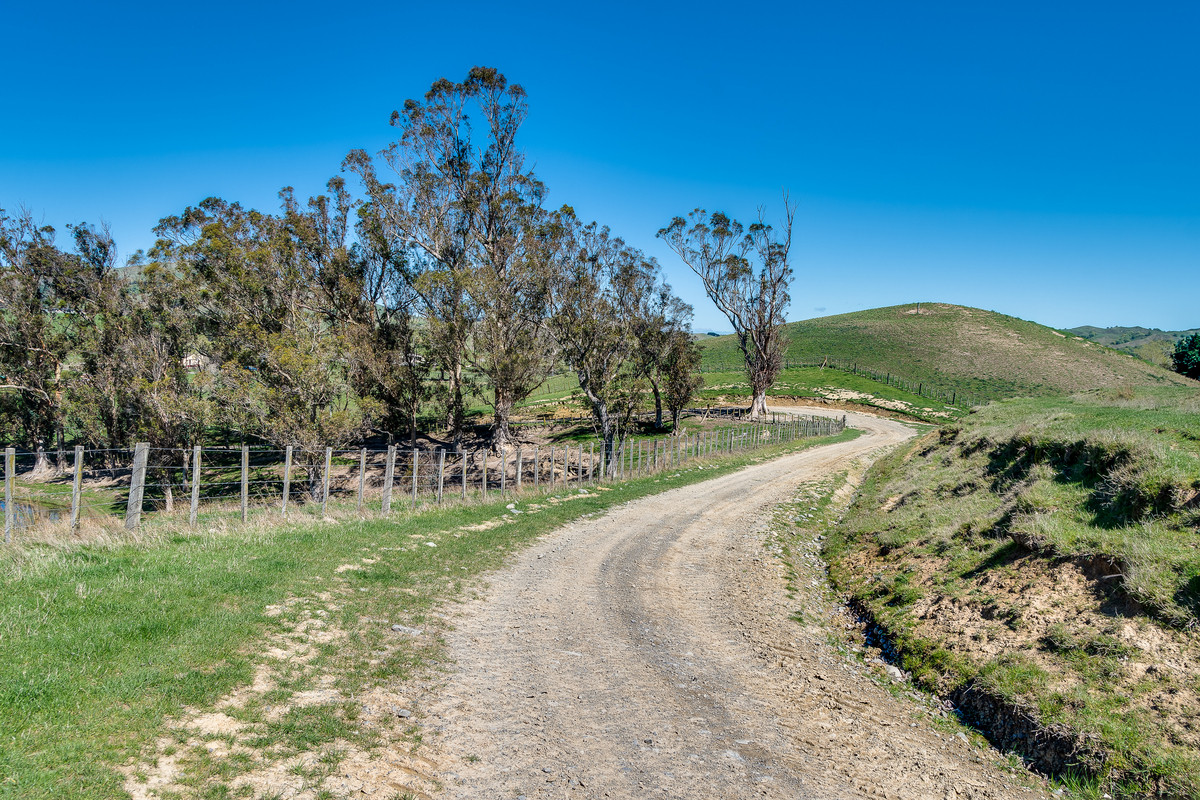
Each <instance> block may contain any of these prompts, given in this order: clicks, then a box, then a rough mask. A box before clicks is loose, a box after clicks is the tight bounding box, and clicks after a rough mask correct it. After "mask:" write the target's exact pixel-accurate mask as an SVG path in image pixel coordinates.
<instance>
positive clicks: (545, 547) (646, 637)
mask: <svg viewBox="0 0 1200 800" xmlns="http://www.w3.org/2000/svg"><path fill="white" fill-rule="evenodd" d="M795 411H797V412H801V411H802V412H804V413H829V412H828V410H824V411H823V410H820V409H807V408H806V409H795ZM839 413H841V412H839ZM848 416H849V421H850V424H851V426H853V427H857V428H860V429H862V430H863V432H864V435H862V436H860V437H859V438H857V439H855V440H853V441H849V442H843V443H839V444H834V445H828V446H823V447H818V448H813V449H810V450H805V451H801V452H798V453H795V454H791V455H788V456H784V457H782V458H778V459H775V460H771V461H764V462H762V463H758V464H755V465H752V466H750V467H748V468H746V469H743V470H740V471H738V472H736V473H733V474H729V475H725V476H722V477H717V478H714V479H712V480H709V481H705V482H702V483H698V484H694V485H691V486H687V487H684V488H680V489H675V490H672V491H669V492H666V493H663V494H659V495H655V496H652V497H647V498H644V499H640V500H637V501H634V502H630V503H628V504H626V505H624V506H621V507H619V508H616V509H614V510H612V511H610V512H609V513H607V514H605V515H603V516H599V517H596V518H594V519H584V520H580V521H577V522H575V523H572V524H570V525H568V526H565V527H564V528H561V529H559V530H557V531H555V532H554V533H552V534H550V535H549V536H547V537H545V538H543V539H542V540H541V541H540V542H538V543H537V544H536V545H534V546H533V547H530V548H529V549H526V550H523V551H522V552H521V553H520V554H518V555H517V556H516V557H515V558H514V559H513V561H512V562H511V563H510V564H509V565H508V566H507V567H506V568H504V569H502V570H500V571H499V572H497V573H494V574H493V575H492V576H491V578H490V580H489V582H488V586H487V587H486V589H485V590H483V592H482V593H481V596H480V597H479V598H478V599H476V600H472V601H470V602H467V603H464V604H462V605H460V606H457V607H455V608H454V609H453V610H452V612H451V613H452V620H453V623H452V624H453V630H452V631H450V632H449V633H448V634H447V636H448V640H449V646H450V653H451V655H452V657H453V663H454V666H453V667H452V668H451V670H450V672H449V673H447V674H445V675H443V676H442V678H441V679H439V680H438V681H436V682H435V683H434V684H432V685H430V686H429V687H427V690H426V691H424V692H422V694H423V695H424V697H423V698H422V700H421V702H420V706H421V713H420V726H421V729H422V732H423V733H422V740H423V742H424V744H422V746H421V747H420V752H421V754H422V756H427V758H423V759H422V763H423V764H424V766H425V768H424V769H423V770H421V774H420V778H419V779H417V777H416V775H415V774H414V773H412V772H411V771H410V770H405V772H407V773H408V776H409V780H405V779H404V776H403V775H402V774H400V773H399V772H397V773H393V775H392V780H393V781H400V782H401V783H404V784H406V785H409V786H411V787H412V789H413V790H414V791H413V794H414V796H423V795H426V794H427V793H428V794H433V795H435V796H439V797H447V798H489V799H490V798H512V799H514V800H515V798H520V797H525V798H528V800H534V798H559V797H562V798H581V800H582V798H641V797H663V798H689V799H690V798H704V799H705V800H710V799H716V798H721V799H722V800H725V799H730V800H732V798H751V797H754V798H814V799H816V800H823V799H825V798H854V797H887V798H905V799H907V798H936V800H955V799H956V798H1009V797H1021V798H1026V797H1041V796H1046V795H1044V791H1045V790H1044V789H1043V788H1041V787H1040V785H1039V782H1037V781H1035V780H1033V779H1031V778H1030V777H1029V776H1026V775H1021V774H1019V772H1020V771H1019V770H1018V771H1017V772H1014V771H1013V769H1012V768H1011V767H1009V768H1005V767H1003V766H1002V765H1001V764H1000V762H1001V759H1000V757H999V756H998V754H997V753H995V751H992V750H989V749H988V748H986V747H983V746H980V745H979V744H978V742H976V743H968V742H967V741H965V740H964V737H962V736H960V735H955V734H954V733H952V732H951V731H950V729H949V727H948V726H946V725H938V724H937V719H936V717H937V714H936V713H931V705H932V704H931V703H930V702H928V701H925V702H924V703H922V702H919V701H918V700H919V699H918V698H915V696H914V697H913V698H910V697H906V696H904V692H889V691H887V690H886V689H884V688H883V687H882V686H881V684H883V683H886V682H887V679H886V678H883V679H882V680H881V676H882V673H881V672H880V671H879V670H878V668H876V667H872V666H871V665H864V664H862V663H861V662H860V661H856V660H854V659H851V658H847V657H846V656H845V655H843V654H841V653H840V652H839V651H838V649H837V648H836V647H835V646H834V644H833V642H834V641H836V638H837V637H831V636H830V629H831V622H830V619H831V616H830V613H828V612H829V611H830V605H831V604H830V602H829V596H828V590H827V588H826V586H825V574H824V570H823V567H822V565H821V563H820V561H819V558H818V557H817V553H818V551H819V543H815V542H814V544H813V548H812V550H811V551H810V553H809V556H808V557H807V558H805V559H797V560H798V561H803V563H798V564H795V565H794V568H795V569H796V570H797V571H798V574H797V575H796V576H795V577H796V579H795V580H794V584H795V586H796V590H797V591H796V593H795V594H793V595H791V596H789V595H788V592H787V587H786V582H787V567H786V566H785V565H784V564H783V563H782V562H781V560H780V559H779V558H778V557H776V556H774V555H771V554H770V553H768V552H767V550H766V548H765V546H764V536H765V533H766V531H767V529H768V525H769V521H770V519H771V516H772V511H773V509H774V508H775V507H776V506H778V505H779V504H781V503H785V502H788V501H789V500H791V499H792V498H793V496H794V495H795V494H796V492H797V489H798V487H800V486H801V485H802V484H805V483H811V482H812V481H814V480H819V479H822V478H824V477H827V476H831V475H834V474H836V473H841V472H847V471H852V472H854V473H858V474H860V473H861V471H862V467H863V465H864V464H865V463H866V462H869V461H870V460H872V459H873V458H874V457H875V456H876V455H877V454H878V453H879V452H881V451H882V450H883V449H885V448H887V447H889V446H891V445H894V444H896V443H898V442H901V441H903V440H904V439H906V438H908V437H909V436H911V435H912V430H911V429H910V428H908V427H906V426H904V425H902V424H900V423H897V422H895V421H891V420H886V419H880V418H876V417H872V416H867V415H863V414H855V413H850V414H849V415H848ZM806 604H811V605H812V607H813V608H817V607H818V606H819V607H820V608H819V610H820V611H821V612H822V613H821V614H820V615H812V614H804V615H801V616H803V618H805V619H808V620H809V621H808V622H804V623H801V622H798V621H796V620H797V618H798V617H797V611H799V610H801V609H803V608H804V607H805V606H806ZM378 766H379V765H378V764H376V765H374V767H375V769H378ZM345 777H346V778H347V779H350V780H351V781H353V780H354V778H355V776H354V775H353V774H352V771H351V774H346V775H345ZM429 779H432V780H429ZM410 780H411V781H412V782H411V783H410V782H409V781H410ZM417 784H420V785H421V789H423V790H424V791H420V790H418V786H417ZM359 785H361V783H360V784H359ZM392 785H393V786H396V783H392ZM434 786H436V787H438V788H437V789H434V788H433V787H434ZM431 789H433V791H430V790H431Z"/></svg>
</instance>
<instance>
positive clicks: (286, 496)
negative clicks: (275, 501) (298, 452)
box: [279, 444, 292, 517]
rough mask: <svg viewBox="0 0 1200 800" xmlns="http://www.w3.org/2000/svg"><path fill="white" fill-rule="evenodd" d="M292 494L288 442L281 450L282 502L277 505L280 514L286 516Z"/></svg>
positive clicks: (290, 455) (290, 459) (290, 458)
mask: <svg viewBox="0 0 1200 800" xmlns="http://www.w3.org/2000/svg"><path fill="white" fill-rule="evenodd" d="M291 496H292V446H291V445H290V444H289V445H288V446H287V448H285V449H284V451H283V504H282V505H280V506H279V513H280V515H282V516H285V517H286V516H287V506H288V500H290V499H291Z"/></svg>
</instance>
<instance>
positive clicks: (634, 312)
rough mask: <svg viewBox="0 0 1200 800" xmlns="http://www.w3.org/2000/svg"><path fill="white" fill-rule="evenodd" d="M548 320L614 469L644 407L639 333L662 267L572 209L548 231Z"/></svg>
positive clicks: (545, 229) (562, 213)
mask: <svg viewBox="0 0 1200 800" xmlns="http://www.w3.org/2000/svg"><path fill="white" fill-rule="evenodd" d="M543 246H544V247H545V248H546V249H547V251H548V255H547V256H546V259H545V260H546V261H547V263H553V264H554V265H555V267H554V268H553V269H551V270H550V271H549V272H548V273H547V278H548V279H547V299H548V317H547V318H548V320H549V327H550V331H551V332H552V333H553V335H554V338H555V341H556V344H557V347H558V351H559V353H560V354H561V358H562V359H563V360H564V361H565V362H566V363H567V364H568V365H569V366H570V368H571V369H572V370H573V371H574V372H575V376H576V378H577V379H578V380H579V389H580V391H581V392H582V393H583V396H584V397H585V398H586V399H587V402H588V406H589V408H590V410H591V414H592V419H593V420H594V422H595V425H596V429H597V431H598V432H599V433H600V436H601V438H602V440H603V447H604V452H605V454H606V459H605V463H607V464H608V465H609V469H610V471H611V470H613V469H615V466H616V462H615V456H616V454H617V452H618V447H619V441H618V436H619V431H624V430H627V429H628V426H629V422H630V419H631V417H632V415H633V414H634V412H635V411H636V410H637V408H638V407H639V406H640V405H641V399H642V394H643V391H644V386H645V384H644V382H643V380H642V372H641V370H639V369H638V359H637V356H638V348H639V341H638V337H639V333H640V332H644V330H645V326H644V323H645V317H644V314H643V313H642V312H643V310H644V307H645V303H644V300H645V298H646V297H648V296H650V295H651V294H652V293H653V292H654V289H655V282H656V279H657V278H658V264H657V263H656V262H655V261H654V259H652V258H647V257H646V256H645V255H644V254H643V253H642V252H641V251H640V250H637V249H636V248H633V247H630V246H628V245H627V244H625V242H624V241H623V240H621V239H620V238H618V237H615V236H613V235H612V233H611V232H610V231H609V229H608V228H607V227H600V226H598V225H597V224H596V223H595V222H592V223H588V224H583V223H581V222H579V221H578V220H577V219H576V217H575V214H574V212H573V211H572V210H571V209H570V208H569V207H564V208H563V209H562V210H560V211H558V212H556V213H555V214H554V215H553V217H552V219H551V220H550V221H549V222H548V223H547V224H546V225H545V226H544V227H543Z"/></svg>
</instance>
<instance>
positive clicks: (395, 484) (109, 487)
mask: <svg viewBox="0 0 1200 800" xmlns="http://www.w3.org/2000/svg"><path fill="white" fill-rule="evenodd" d="M845 425H846V420H845V417H842V418H840V419H831V418H828V417H816V416H813V417H802V416H790V415H772V417H771V418H770V419H765V420H742V419H735V420H732V421H731V424H730V425H728V426H726V427H720V428H717V429H715V430H711V431H701V432H699V433H695V434H689V435H685V436H662V437H648V438H640V439H634V438H629V437H622V439H621V441H620V442H619V443H618V446H617V448H616V452H615V453H614V457H613V461H612V463H606V458H607V457H606V454H605V453H604V452H603V448H602V447H601V448H599V449H597V447H596V442H589V443H587V445H586V446H585V445H584V444H583V443H575V444H562V445H558V444H554V445H550V446H548V447H543V446H539V445H534V446H531V447H515V448H511V449H504V450H502V451H501V452H499V453H495V452H490V451H489V450H487V449H485V448H479V449H475V450H471V451H463V452H459V451H451V450H444V449H436V450H435V449H419V448H418V449H402V448H399V447H397V446H395V445H392V446H390V447H388V448H387V449H386V450H369V449H367V448H365V447H360V448H354V449H344V450H334V449H333V448H330V447H326V448H322V449H320V450H317V451H305V450H302V449H300V448H297V447H291V446H289V447H286V448H284V449H283V450H278V449H270V448H261V447H249V446H246V445H242V446H240V447H200V446H194V447H191V448H184V449H163V448H152V447H150V446H149V445H147V444H145V443H139V444H138V445H136V446H135V447H134V449H133V450H132V451H130V450H115V451H114V450H85V449H84V448H82V447H76V448H75V452H74V464H73V467H72V468H71V469H70V470H64V471H63V473H62V474H61V475H59V476H57V477H53V478H52V479H49V480H46V479H44V477H43V476H39V475H34V474H33V473H34V454H33V453H24V452H17V451H16V450H15V449H14V448H11V447H10V448H7V449H6V450H5V454H4V541H5V542H11V541H12V538H13V534H14V532H15V531H17V530H19V529H27V528H31V527H34V526H36V525H39V524H43V523H60V522H66V523H67V524H68V525H69V527H70V528H71V529H75V528H77V527H78V526H79V525H80V522H81V521H82V520H84V519H88V518H107V517H124V520H125V528H126V529H128V530H136V529H137V528H138V527H139V526H140V525H141V523H142V518H143V514H144V513H147V512H149V513H175V512H182V510H183V507H184V506H185V505H186V507H187V514H188V522H189V524H190V525H192V526H195V525H196V524H197V519H198V514H199V510H200V507H201V506H202V505H203V506H208V507H210V508H212V507H224V508H230V507H233V508H237V509H238V510H239V511H240V516H241V519H242V521H243V522H245V521H246V520H248V519H249V516H250V513H251V510H252V508H253V509H264V508H269V509H273V510H274V511H275V512H276V513H279V514H281V515H286V514H287V513H288V512H289V510H291V509H293V508H294V507H295V505H296V504H297V503H310V504H312V505H313V506H319V508H320V510H321V514H322V515H324V514H325V513H326V510H327V507H328V503H329V501H330V500H331V499H335V498H338V497H340V498H343V499H345V500H347V501H350V500H352V501H353V502H354V503H355V509H356V511H358V512H359V513H365V512H367V511H373V512H376V513H378V514H381V515H384V516H386V515H388V514H389V513H391V512H392V510H393V508H394V507H395V505H396V504H397V503H401V504H405V505H407V506H409V507H411V508H417V507H418V506H421V505H427V504H442V503H445V502H447V501H449V500H450V499H459V500H465V499H467V498H468V497H479V498H487V497H488V495H489V494H493V495H495V494H499V495H500V496H502V497H507V496H508V495H510V494H511V493H514V492H523V491H525V490H528V489H533V490H535V491H540V490H542V489H550V490H554V489H558V488H560V487H561V488H564V489H569V488H573V487H578V488H583V487H585V486H590V485H594V484H596V483H597V482H603V481H609V480H621V479H624V478H626V477H632V476H636V475H647V474H652V473H656V472H660V471H662V470H666V469H674V468H676V467H678V466H680V465H682V464H685V463H688V462H691V461H695V460H696V459H701V458H706V457H710V456H714V455H718V454H724V453H734V452H741V451H745V450H748V449H753V448H759V447H763V446H766V445H769V444H777V443H780V442H788V441H792V440H795V439H803V438H811V437H815V436H829V435H833V434H837V433H840V432H841V431H842V430H844V429H845ZM100 464H107V465H113V464H115V465H116V466H98V465H100ZM235 504H236V505H235Z"/></svg>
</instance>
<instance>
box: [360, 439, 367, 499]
mask: <svg viewBox="0 0 1200 800" xmlns="http://www.w3.org/2000/svg"><path fill="white" fill-rule="evenodd" d="M366 488H367V448H365V447H364V448H362V450H360V451H359V453H358V513H360V514H361V513H362V507H363V492H364V491H365V490H366Z"/></svg>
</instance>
